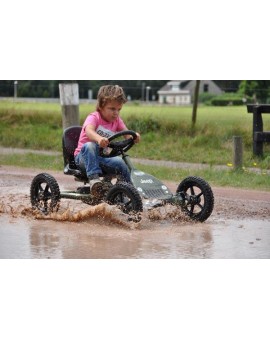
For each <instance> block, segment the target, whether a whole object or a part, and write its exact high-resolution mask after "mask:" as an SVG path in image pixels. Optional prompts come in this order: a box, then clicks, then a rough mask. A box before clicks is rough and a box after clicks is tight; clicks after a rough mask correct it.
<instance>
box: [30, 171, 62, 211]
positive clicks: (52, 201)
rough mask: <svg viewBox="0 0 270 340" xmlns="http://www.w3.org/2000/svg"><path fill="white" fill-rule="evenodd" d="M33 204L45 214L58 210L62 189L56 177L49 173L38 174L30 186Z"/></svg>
mask: <svg viewBox="0 0 270 340" xmlns="http://www.w3.org/2000/svg"><path fill="white" fill-rule="evenodd" d="M30 198H31V204H32V207H33V208H34V209H37V210H39V211H40V212H42V213H43V214H48V213H51V212H54V211H57V210H58V208H59V202H60V198H61V197H60V190H59V186H58V183H57V181H56V180H55V178H54V177H53V176H51V175H49V174H46V173H42V174H39V175H37V176H36V177H35V178H34V179H33V180H32V183H31V187H30Z"/></svg>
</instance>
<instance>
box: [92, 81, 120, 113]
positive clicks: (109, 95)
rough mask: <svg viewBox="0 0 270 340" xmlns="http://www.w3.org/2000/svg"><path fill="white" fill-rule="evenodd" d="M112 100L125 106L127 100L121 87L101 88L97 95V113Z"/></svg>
mask: <svg viewBox="0 0 270 340" xmlns="http://www.w3.org/2000/svg"><path fill="white" fill-rule="evenodd" d="M112 100H116V101H117V102H119V103H121V104H125V103H126V102H127V98H126V95H125V93H124V90H123V89H122V87H120V86H118V85H104V86H101V88H100V89H99V91H98V95H97V111H100V110H101V109H103V107H104V106H105V105H106V104H107V103H108V102H110V101H112Z"/></svg>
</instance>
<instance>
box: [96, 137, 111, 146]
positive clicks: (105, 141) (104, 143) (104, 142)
mask: <svg viewBox="0 0 270 340" xmlns="http://www.w3.org/2000/svg"><path fill="white" fill-rule="evenodd" d="M108 144H109V140H108V138H105V137H101V138H100V139H99V141H98V145H99V146H100V147H101V148H106V147H107V146H108Z"/></svg>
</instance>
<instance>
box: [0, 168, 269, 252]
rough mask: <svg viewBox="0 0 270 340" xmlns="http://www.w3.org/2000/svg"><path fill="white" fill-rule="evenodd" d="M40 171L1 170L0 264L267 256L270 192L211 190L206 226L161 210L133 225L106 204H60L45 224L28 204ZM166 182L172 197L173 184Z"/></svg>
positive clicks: (67, 182) (60, 178)
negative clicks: (14, 261) (25, 260)
mask: <svg viewBox="0 0 270 340" xmlns="http://www.w3.org/2000/svg"><path fill="white" fill-rule="evenodd" d="M38 173H39V171H36V170H35V171H33V170H29V169H18V168H13V167H8V166H1V167H0V188H1V194H0V258H2V259H3V258H7V259H9V258H15V259H20V258H56V259H61V258H69V259H75V258H82V259H83V258H88V259H90V258H93V259H100V258H106V259H108V258H109V259H114V258H129V259H130V258H142V259H149V258H153V259H166V258H168V259H169V258H171V259H176V258H189V259H192V258H200V259H201V258H209V259H220V258H227V259H233V258H245V259H246V258H247V259H264V258H267V259H268V258H270V218H269V216H270V192H260V191H248V190H236V189H231V188H227V189H226V188H213V191H214V196H215V208H214V212H213V214H212V215H211V216H210V218H209V219H208V220H207V221H206V222H204V223H194V222H191V221H190V220H188V219H187V217H186V216H184V215H181V214H178V215H177V216H176V215H175V214H174V212H173V210H172V208H171V207H162V208H159V209H156V210H155V211H154V212H151V213H150V212H147V211H146V212H145V213H144V215H143V219H142V221H141V222H140V223H138V224H134V223H133V224H132V223H130V222H128V221H127V220H126V219H125V216H123V214H121V213H120V212H119V211H118V210H117V209H116V208H114V207H110V206H108V205H106V204H105V203H103V204H101V205H99V206H96V207H91V206H88V205H86V204H83V203H81V202H79V201H73V200H64V199H63V200H61V208H60V211H59V213H58V214H57V215H54V216H50V218H49V219H43V218H42V217H40V216H34V215H33V214H32V212H31V209H30V202H29V189H30V183H31V180H32V179H33V177H34V176H35V175H36V174H38ZM50 173H51V174H52V175H53V176H54V177H55V178H56V180H57V182H58V183H59V186H60V189H61V190H64V189H74V188H75V187H76V183H75V182H74V180H73V178H72V177H71V176H64V175H63V174H61V173H58V172H50ZM166 184H167V185H168V186H170V188H171V189H172V190H173V192H175V189H176V187H177V185H178V183H168V182H166ZM79 212H80V214H79ZM176 217H177V218H176ZM74 220H75V221H76V222H74Z"/></svg>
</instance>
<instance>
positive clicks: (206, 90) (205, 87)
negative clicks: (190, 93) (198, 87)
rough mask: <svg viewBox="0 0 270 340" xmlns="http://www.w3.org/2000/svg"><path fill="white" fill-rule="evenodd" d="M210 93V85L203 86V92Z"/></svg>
mask: <svg viewBox="0 0 270 340" xmlns="http://www.w3.org/2000/svg"><path fill="white" fill-rule="evenodd" d="M208 91H209V85H208V84H204V85H203V92H208Z"/></svg>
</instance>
